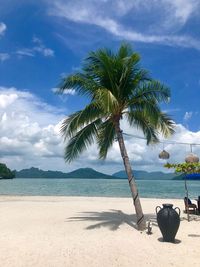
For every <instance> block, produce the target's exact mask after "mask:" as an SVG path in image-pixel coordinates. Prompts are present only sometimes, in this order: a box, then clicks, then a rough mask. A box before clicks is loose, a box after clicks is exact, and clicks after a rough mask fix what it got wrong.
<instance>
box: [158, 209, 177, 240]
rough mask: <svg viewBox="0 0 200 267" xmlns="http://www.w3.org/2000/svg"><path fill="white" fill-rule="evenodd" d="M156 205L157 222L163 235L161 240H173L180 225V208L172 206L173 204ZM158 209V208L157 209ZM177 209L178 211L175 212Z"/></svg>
mask: <svg viewBox="0 0 200 267" xmlns="http://www.w3.org/2000/svg"><path fill="white" fill-rule="evenodd" d="M162 205H163V208H161V207H160V206H157V207H156V214H157V222H158V226H159V228H160V231H161V233H162V235H163V241H165V242H174V240H175V236H176V233H177V231H178V228H179V225H180V209H179V208H178V207H176V208H174V209H173V208H172V207H173V204H162ZM158 209H160V210H159V211H158ZM176 210H178V213H177V212H176Z"/></svg>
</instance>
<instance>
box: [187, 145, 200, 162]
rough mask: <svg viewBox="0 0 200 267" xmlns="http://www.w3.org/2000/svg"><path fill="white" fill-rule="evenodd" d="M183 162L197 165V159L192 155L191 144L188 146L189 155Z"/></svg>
mask: <svg viewBox="0 0 200 267" xmlns="http://www.w3.org/2000/svg"><path fill="white" fill-rule="evenodd" d="M185 162H187V163H198V162H199V157H198V156H197V155H196V154H194V153H192V144H190V154H189V155H188V156H187V157H186V158H185Z"/></svg>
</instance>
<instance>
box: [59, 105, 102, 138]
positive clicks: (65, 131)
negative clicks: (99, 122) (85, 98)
mask: <svg viewBox="0 0 200 267" xmlns="http://www.w3.org/2000/svg"><path fill="white" fill-rule="evenodd" d="M103 115H104V113H103V111H102V109H101V107H100V106H99V105H98V103H97V102H92V103H90V104H89V105H87V106H86V107H85V108H84V109H83V110H79V111H77V112H75V113H73V114H71V115H70V116H69V117H67V118H66V119H64V121H63V123H62V125H61V129H60V131H61V133H62V135H63V137H64V139H65V140H66V138H68V137H72V136H73V135H74V134H75V133H76V132H78V131H79V130H80V129H81V128H82V127H84V126H85V125H87V124H88V123H91V122H93V121H94V120H96V119H97V118H101V117H103Z"/></svg>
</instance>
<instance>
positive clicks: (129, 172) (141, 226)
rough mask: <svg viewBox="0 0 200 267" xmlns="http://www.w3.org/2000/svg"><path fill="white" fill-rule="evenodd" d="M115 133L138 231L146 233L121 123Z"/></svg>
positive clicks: (117, 125)
mask: <svg viewBox="0 0 200 267" xmlns="http://www.w3.org/2000/svg"><path fill="white" fill-rule="evenodd" d="M115 131H116V134H117V139H118V143H119V147H120V152H121V156H122V159H123V162H124V167H125V170H126V174H127V176H128V182H129V186H130V189H131V193H132V197H133V204H134V206H135V211H136V216H137V226H138V230H141V231H144V230H145V229H146V221H145V218H144V214H143V211H142V206H141V203H140V199H139V194H138V190H137V185H136V183H135V178H134V176H133V172H132V169H131V164H130V161H129V157H128V154H127V151H126V147H125V144H124V138H123V134H122V130H121V129H120V125H119V122H117V123H115Z"/></svg>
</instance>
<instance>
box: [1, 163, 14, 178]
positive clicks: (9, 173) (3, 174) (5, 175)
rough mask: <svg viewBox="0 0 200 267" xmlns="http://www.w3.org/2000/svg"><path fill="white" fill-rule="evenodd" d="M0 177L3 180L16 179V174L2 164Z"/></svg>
mask: <svg viewBox="0 0 200 267" xmlns="http://www.w3.org/2000/svg"><path fill="white" fill-rule="evenodd" d="M0 177H1V178H2V179H12V178H14V177H15V173H14V172H13V171H11V170H10V169H9V168H8V167H7V166H6V164H3V163H0Z"/></svg>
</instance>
